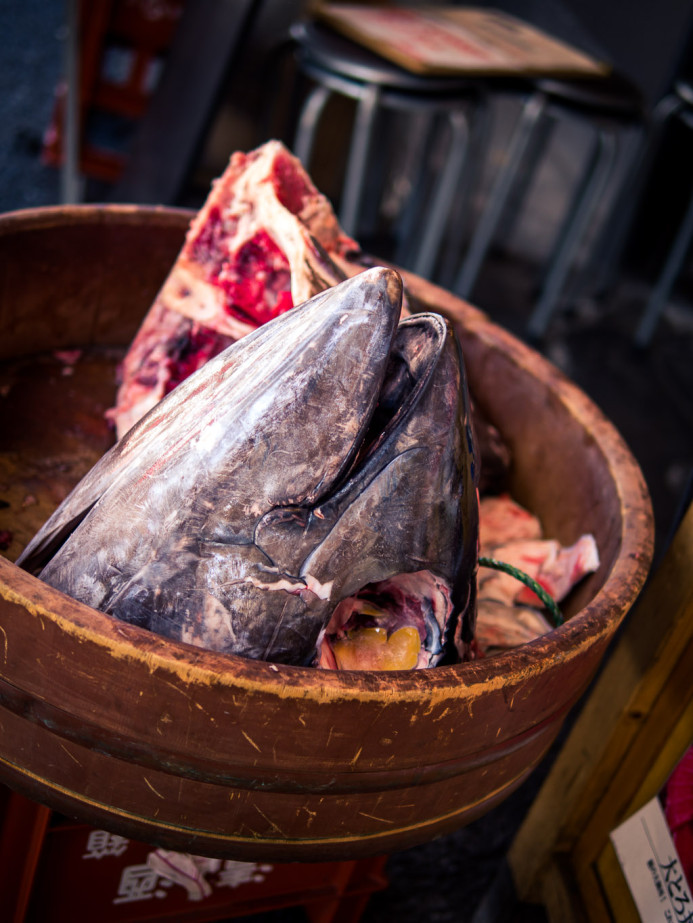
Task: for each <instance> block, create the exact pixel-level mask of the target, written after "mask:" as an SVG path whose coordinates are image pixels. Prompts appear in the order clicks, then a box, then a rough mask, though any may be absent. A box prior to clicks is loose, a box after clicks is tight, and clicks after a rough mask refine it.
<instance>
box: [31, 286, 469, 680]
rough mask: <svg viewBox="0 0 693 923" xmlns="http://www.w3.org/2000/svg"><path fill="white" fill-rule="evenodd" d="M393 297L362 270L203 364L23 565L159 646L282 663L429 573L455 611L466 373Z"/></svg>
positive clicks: (442, 338) (446, 344)
mask: <svg viewBox="0 0 693 923" xmlns="http://www.w3.org/2000/svg"><path fill="white" fill-rule="evenodd" d="M401 296H402V292H401V280H400V278H399V276H398V275H397V274H396V273H395V272H393V271H391V270H386V269H373V270H369V271H368V272H365V273H362V274H361V275H359V276H356V277H355V278H354V279H351V280H348V281H346V282H344V283H342V284H340V285H338V286H336V287H335V288H333V289H329V290H328V291H326V292H323V293H321V294H320V295H318V296H316V297H315V298H313V299H311V300H310V301H308V302H306V303H305V304H304V305H301V306H299V307H297V308H294V309H293V310H291V311H289V312H287V313H286V314H283V315H282V316H281V317H279V318H277V319H276V320H274V321H272V322H270V323H269V324H267V325H265V326H264V327H261V328H260V329H259V330H257V331H255V332H254V333H252V334H250V335H248V336H247V337H245V338H243V339H242V340H240V341H238V342H237V343H235V344H233V346H231V347H229V349H227V350H226V351H225V352H223V353H222V354H220V355H219V356H217V357H216V358H215V359H212V360H210V362H208V363H207V364H206V365H205V366H204V367H203V368H202V369H200V370H199V371H198V372H197V373H195V374H194V375H192V376H191V377H190V378H189V379H187V380H186V381H185V382H183V383H182V384H181V385H179V386H178V388H176V389H175V390H174V391H173V392H172V393H171V394H170V395H169V396H167V397H166V398H165V399H164V400H163V401H161V403H160V404H159V405H157V407H155V408H154V409H153V410H152V411H151V412H150V413H149V414H148V415H147V416H146V417H145V418H144V419H143V420H141V421H140V423H138V424H136V425H135V426H134V427H133V429H132V430H130V432H129V433H128V434H127V435H126V436H124V437H123V439H121V440H120V442H118V443H117V444H116V445H115V446H114V447H113V449H112V450H111V451H110V452H109V453H108V454H107V455H105V456H104V458H103V459H101V461H100V462H99V463H98V464H97V465H96V466H95V467H94V468H93V469H92V471H91V472H89V474H88V475H87V476H86V477H85V478H84V479H83V480H82V482H80V484H78V485H77V487H76V488H75V490H74V491H73V493H72V494H71V495H70V496H69V497H68V498H67V499H66V501H65V502H64V503H63V504H62V506H61V507H60V508H59V509H58V510H57V511H56V513H55V514H54V515H53V516H52V517H51V519H49V520H48V522H47V523H46V524H45V526H44V527H43V528H42V530H41V531H40V532H39V533H38V534H37V536H36V537H35V538H34V539H33V540H32V542H31V543H30V545H29V546H28V547H27V549H26V551H25V552H24V554H23V555H22V557H21V558H20V560H19V562H18V563H20V564H21V565H22V566H24V567H25V568H26V569H27V570H31V571H33V572H37V571H39V570H40V576H41V579H43V580H45V581H46V582H47V583H49V584H51V585H52V586H54V587H56V588H58V589H60V590H62V591H64V592H65V593H67V594H68V595H70V596H72V597H74V598H76V599H79V600H80V601H82V602H85V603H87V604H88V605H90V606H92V607H93V608H96V609H100V610H102V611H104V612H108V613H111V614H112V615H114V616H116V617H118V618H121V619H123V620H125V621H128V622H132V623H134V624H138V625H140V626H142V627H144V628H148V629H150V630H151V631H154V632H157V633H160V634H162V635H165V636H168V637H171V638H175V639H178V640H182V641H186V642H189V643H191V644H195V645H197V646H200V647H206V648H211V649H214V650H219V651H229V652H233V653H237V654H241V655H244V656H247V657H253V658H258V659H265V660H274V661H278V662H287V663H304V662H308V661H309V660H310V658H311V657H312V656H313V653H314V650H315V645H316V640H317V638H318V635H319V633H320V631H321V629H322V628H323V627H324V625H325V624H326V622H327V620H328V619H329V616H330V613H331V612H332V610H333V609H334V607H335V605H336V604H337V603H338V602H339V601H340V600H341V599H343V598H345V597H347V596H350V595H351V594H352V593H354V592H356V591H357V590H358V589H360V588H361V587H362V586H363V585H364V584H367V583H371V582H374V581H379V580H383V579H385V578H387V577H390V576H392V575H394V574H397V573H403V572H415V571H420V570H423V569H430V570H432V571H433V572H434V573H436V574H438V575H440V576H442V577H444V578H445V579H446V580H448V581H449V582H450V584H451V585H452V586H453V601H454V602H455V603H456V606H457V608H458V610H459V611H461V612H464V610H465V607H467V605H468V600H469V597H470V594H471V593H472V585H473V582H474V568H475V562H476V518H475V514H476V493H475V484H474V474H473V471H472V466H473V453H472V447H471V436H470V431H469V424H468V419H469V417H468V407H467V405H466V397H465V394H466V392H465V389H464V383H463V380H462V370H461V364H460V360H459V356H458V352H457V347H456V343H455V340H454V337H453V335H452V333H451V331H450V330H449V328H448V325H447V323H446V322H445V321H444V320H443V319H442V318H441V317H439V316H438V315H417V316H414V317H412V318H407V319H406V320H404V321H402V322H401V323H400V324H399V326H398V318H399V311H400V305H401ZM472 609H473V606H472V607H471V608H470V617H471V610H472ZM468 627H469V628H472V627H473V626H468Z"/></svg>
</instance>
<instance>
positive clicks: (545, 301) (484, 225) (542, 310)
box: [453, 83, 629, 339]
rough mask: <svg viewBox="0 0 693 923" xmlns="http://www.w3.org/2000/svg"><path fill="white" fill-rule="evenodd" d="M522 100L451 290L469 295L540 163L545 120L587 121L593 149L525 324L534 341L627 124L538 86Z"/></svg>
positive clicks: (603, 187) (556, 295)
mask: <svg viewBox="0 0 693 923" xmlns="http://www.w3.org/2000/svg"><path fill="white" fill-rule="evenodd" d="M539 86H541V83H539ZM520 100H521V109H520V113H519V115H518V118H517V121H516V123H515V127H514V130H513V132H512V135H511V139H510V142H509V145H508V148H507V156H506V160H505V165H504V166H503V167H501V169H500V170H499V172H498V173H497V175H496V177H495V179H494V181H493V183H492V185H491V189H490V192H489V195H488V199H487V201H486V204H485V206H484V209H483V211H482V214H481V217H480V219H479V222H478V224H477V226H476V229H475V231H474V233H473V235H472V239H471V242H470V245H469V248H468V250H467V253H466V255H465V258H464V260H463V262H462V266H461V268H460V270H459V273H458V275H457V277H456V279H455V281H454V285H453V288H454V291H455V292H456V293H457V294H459V295H461V296H462V297H464V298H469V297H470V296H471V294H472V290H473V288H474V285H475V283H476V281H477V278H478V275H479V272H480V271H481V267H482V264H483V262H484V259H485V258H486V256H487V254H488V250H489V248H490V246H491V243H492V242H493V239H494V237H495V236H496V234H497V232H498V230H499V228H500V222H501V219H502V218H503V216H504V214H506V213H507V210H508V208H509V203H510V202H511V198H512V196H513V193H514V192H516V190H517V189H518V187H519V188H521V190H522V192H523V193H524V192H525V191H526V189H527V187H528V185H529V178H531V175H532V174H533V172H534V170H535V169H536V168H537V166H538V162H539V159H540V155H541V150H542V148H543V142H544V139H545V137H546V128H547V123H550V122H551V121H553V122H554V123H556V122H557V121H558V120H559V119H566V118H573V119H577V120H579V121H580V122H581V123H585V122H588V123H589V124H590V125H591V127H592V128H593V130H594V139H593V142H592V147H591V150H590V153H589V156H588V159H587V163H586V166H585V168H584V170H583V173H582V176H581V178H580V180H579V182H578V185H577V188H576V191H575V193H574V195H573V198H572V202H571V204H570V206H569V208H568V210H567V214H566V216H565V218H564V221H563V224H562V226H561V228H560V231H559V235H558V239H557V242H556V245H555V246H554V248H553V252H552V254H551V256H550V258H549V261H548V264H547V269H546V272H545V274H544V278H543V281H542V283H541V289H540V294H539V297H538V299H537V301H536V303H535V306H534V309H533V311H532V314H531V316H530V318H529V321H528V325H527V333H528V335H529V336H530V337H532V338H537V339H538V338H541V337H542V336H543V335H544V333H545V332H546V329H547V327H548V324H549V322H550V320H551V318H552V316H553V314H554V312H555V311H556V309H557V307H558V305H559V299H560V297H561V295H562V294H563V292H564V289H565V285H566V282H567V278H568V274H569V271H570V269H571V266H572V265H573V262H574V259H575V255H576V253H577V249H578V247H579V245H580V243H581V241H582V240H583V239H584V237H585V234H586V233H587V230H588V229H589V227H590V224H591V222H592V220H593V218H594V217H595V214H596V212H597V209H598V206H599V205H600V203H601V201H602V199H603V196H604V194H605V192H606V191H607V189H608V188H609V185H610V183H611V182H612V180H613V177H614V174H615V170H616V167H617V166H618V159H619V158H618V154H619V144H618V140H619V135H620V134H621V133H622V131H623V129H624V127H628V126H629V122H628V119H622V118H619V117H618V116H615V117H610V115H609V113H608V112H599V111H598V110H597V108H596V107H595V111H594V113H591V112H590V111H589V108H586V109H585V111H584V112H583V111H581V109H580V107H579V106H575V105H570V104H569V103H568V104H566V103H564V102H563V101H562V100H561V99H560V98H559V99H554V98H552V96H551V94H550V93H547V92H544V91H543V90H541V89H538V90H536V91H534V92H532V91H528V92H526V93H524V94H522V95H521V96H520ZM511 220H512V219H511Z"/></svg>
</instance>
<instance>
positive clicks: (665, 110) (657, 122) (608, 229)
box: [593, 94, 683, 292]
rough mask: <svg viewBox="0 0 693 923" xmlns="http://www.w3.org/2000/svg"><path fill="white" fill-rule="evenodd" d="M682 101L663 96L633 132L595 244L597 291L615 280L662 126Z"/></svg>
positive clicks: (671, 95)
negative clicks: (646, 120)
mask: <svg viewBox="0 0 693 923" xmlns="http://www.w3.org/2000/svg"><path fill="white" fill-rule="evenodd" d="M682 105H683V102H682V100H681V99H680V98H679V97H677V96H676V95H674V94H670V95H669V96H665V97H664V98H663V99H661V100H660V101H659V102H658V103H657V105H656V106H655V108H654V110H653V112H652V115H651V118H650V121H649V124H648V125H647V126H646V130H645V133H644V134H642V129H641V128H638V129H637V130H636V131H637V134H636V136H635V137H634V138H633V139H632V141H631V144H632V145H633V146H634V148H635V150H634V151H633V153H632V154H631V157H630V163H629V164H628V165H627V168H626V170H625V175H624V176H623V178H622V179H621V182H620V183H619V191H618V194H617V195H616V196H615V197H614V200H613V203H612V205H611V208H610V213H609V216H608V218H607V220H606V221H605V222H604V226H603V228H602V230H601V233H600V235H599V240H598V243H597V245H596V246H595V248H594V252H595V253H596V254H598V260H599V264H598V265H597V266H596V267H595V270H594V272H593V276H594V278H595V284H594V288H595V289H596V290H597V291H599V292H603V291H604V290H606V289H608V288H610V287H611V286H612V285H613V283H614V280H615V275H616V273H615V269H617V268H618V267H619V265H620V263H621V260H622V258H623V253H624V251H625V249H626V244H627V241H628V234H629V231H630V229H631V226H632V222H633V218H634V216H635V212H636V209H637V207H638V205H639V204H640V200H641V197H642V193H643V190H644V187H645V182H646V180H647V178H648V176H649V173H650V169H651V167H652V164H653V163H654V160H655V155H656V153H657V150H658V149H659V143H660V141H661V138H662V134H663V132H664V127H665V125H666V123H667V122H668V120H669V119H670V118H671V117H672V116H674V115H676V113H677V112H678V111H679V109H681V107H682Z"/></svg>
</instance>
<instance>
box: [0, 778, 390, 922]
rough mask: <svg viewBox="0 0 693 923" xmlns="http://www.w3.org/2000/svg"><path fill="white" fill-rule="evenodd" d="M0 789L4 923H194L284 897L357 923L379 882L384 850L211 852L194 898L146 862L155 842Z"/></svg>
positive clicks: (330, 918)
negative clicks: (326, 855)
mask: <svg viewBox="0 0 693 923" xmlns="http://www.w3.org/2000/svg"><path fill="white" fill-rule="evenodd" d="M0 795H2V796H3V797H2V799H0V812H2V813H0V818H1V819H2V826H0V856H1V855H2V854H3V852H4V854H5V855H6V856H7V857H10V856H13V858H14V861H13V863H12V864H11V865H7V866H3V865H0V901H2V906H3V907H4V909H5V911H6V912H7V913H8V916H7V917H4V918H3V919H6V920H7V921H8V923H74V921H75V920H98V921H99V923H140V921H142V923H143V921H151V920H160V921H166V920H168V921H172V923H173V921H175V923H202V921H212V920H224V919H228V918H230V917H235V916H244V915H249V914H253V913H260V912H261V911H267V910H273V909H276V908H279V907H290V906H303V907H304V908H305V911H306V914H307V916H308V918H309V920H311V921H312V923H356V921H357V920H358V919H359V917H360V915H361V913H362V911H363V909H364V907H365V905H366V902H367V901H368V898H369V896H370V894H371V893H372V892H373V891H376V890H379V889H382V888H384V887H386V885H387V880H386V879H385V877H384V874H383V867H384V864H385V857H384V856H381V857H377V858H375V859H362V860H359V861H352V862H320V863H300V864H299V863H292V864H286V863H280V864H273V863H269V862H238V861H235V860H218V861H216V862H214V860H212V866H213V867H212V868H211V870H209V871H208V872H206V873H205V876H204V878H205V881H206V883H207V885H208V886H209V890H210V893H209V894H208V895H206V896H204V897H201V898H200V897H199V894H200V889H199V888H193V887H190V890H189V889H188V888H187V887H185V886H184V885H182V884H179V883H176V882H173V881H171V880H170V879H168V878H167V877H165V876H163V875H161V874H159V872H158V871H157V870H155V869H153V868H152V867H151V865H150V864H149V863H148V861H147V860H148V857H149V856H150V854H152V853H153V852H154V851H155V849H154V847H152V846H149V845H147V844H145V843H140V842H138V841H135V840H127V839H125V838H124V837H120V836H117V835H115V834H111V833H108V832H106V831H103V830H98V829H96V828H94V827H90V826H88V825H85V824H76V823H72V822H69V821H66V820H64V819H61V818H60V817H58V816H56V815H52V814H51V812H50V811H48V810H47V809H46V808H42V807H41V806H39V805H36V804H34V803H33V802H31V801H28V800H27V799H25V798H23V797H22V796H20V795H16V794H13V793H12V794H8V793H7V792H2V791H0ZM20 831H21V832H22V833H21V836H20ZM5 876H7V877H5ZM3 879H4V880H3Z"/></svg>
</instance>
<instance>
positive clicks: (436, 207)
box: [414, 110, 469, 278]
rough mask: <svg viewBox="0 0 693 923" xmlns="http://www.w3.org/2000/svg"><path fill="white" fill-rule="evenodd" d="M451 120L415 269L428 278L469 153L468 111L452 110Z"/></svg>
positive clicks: (418, 273)
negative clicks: (441, 166) (445, 155)
mask: <svg viewBox="0 0 693 923" xmlns="http://www.w3.org/2000/svg"><path fill="white" fill-rule="evenodd" d="M448 121H449V124H450V150H449V153H448V157H447V160H446V163H445V167H444V169H443V172H442V174H441V176H440V180H439V182H438V188H437V190H436V193H435V197H434V199H433V205H432V208H431V210H430V212H429V213H428V214H427V216H426V228H425V232H424V235H423V240H422V241H421V246H420V248H419V252H418V254H417V257H416V260H415V261H414V272H415V273H417V275H420V276H423V277H424V278H429V276H430V275H431V273H432V271H433V266H434V264H435V260H436V257H437V255H438V252H439V250H440V244H441V241H442V239H443V234H444V232H445V224H446V221H447V218H448V215H449V214H450V208H451V206H452V203H453V201H454V199H455V192H456V191H457V189H458V187H459V183H460V179H461V177H462V170H463V168H464V162H465V159H466V156H467V141H468V139H469V125H468V123H467V117H466V115H465V114H464V112H462V111H461V110H458V111H455V112H451V113H450V116H449V119H448Z"/></svg>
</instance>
